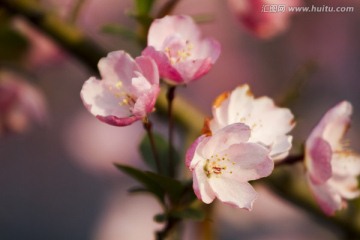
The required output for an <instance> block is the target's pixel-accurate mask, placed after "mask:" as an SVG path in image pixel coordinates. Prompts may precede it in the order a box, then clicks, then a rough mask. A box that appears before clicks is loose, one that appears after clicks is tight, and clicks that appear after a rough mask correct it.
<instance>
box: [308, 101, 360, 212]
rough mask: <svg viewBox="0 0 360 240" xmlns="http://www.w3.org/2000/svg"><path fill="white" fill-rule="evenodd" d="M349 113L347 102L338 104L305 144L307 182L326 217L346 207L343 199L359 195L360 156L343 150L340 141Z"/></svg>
mask: <svg viewBox="0 0 360 240" xmlns="http://www.w3.org/2000/svg"><path fill="white" fill-rule="evenodd" d="M351 113H352V106H351V104H350V103H349V102H346V101H343V102H341V103H339V104H337V105H336V106H335V107H333V108H332V109H330V110H329V111H328V112H327V113H326V114H325V115H324V117H323V118H322V119H321V121H320V123H319V124H318V125H317V126H316V127H315V128H314V130H313V131H312V132H311V134H310V136H309V138H308V139H307V141H306V152H305V154H306V155H305V164H306V167H307V179H308V183H309V186H310V188H311V190H312V192H313V194H314V195H315V198H316V200H317V202H318V203H319V205H320V207H321V208H322V210H323V211H324V212H325V213H326V214H328V215H333V214H334V213H335V211H336V210H340V209H342V208H344V207H346V199H353V198H356V197H358V196H359V195H360V191H359V189H358V188H357V185H358V183H357V179H356V178H357V176H358V175H360V156H359V155H356V154H355V153H353V152H351V151H350V150H349V149H346V148H345V146H344V142H343V136H344V134H345V132H346V130H347V129H348V127H349V124H350V115H351Z"/></svg>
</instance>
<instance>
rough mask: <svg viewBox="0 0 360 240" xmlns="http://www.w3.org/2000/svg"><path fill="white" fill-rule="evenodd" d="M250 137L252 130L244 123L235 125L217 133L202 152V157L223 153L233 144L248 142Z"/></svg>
mask: <svg viewBox="0 0 360 240" xmlns="http://www.w3.org/2000/svg"><path fill="white" fill-rule="evenodd" d="M249 137H250V129H249V127H248V126H246V125H245V124H242V123H234V124H231V125H229V126H226V127H224V128H222V129H220V130H219V131H218V132H216V133H215V134H214V135H212V136H211V137H210V138H209V141H208V142H207V144H206V145H205V146H204V148H203V150H202V155H203V156H207V157H210V156H211V155H212V154H213V153H214V152H215V151H216V152H222V151H223V150H225V149H226V148H228V147H229V146H231V145H233V144H239V143H243V142H246V141H247V140H248V139H249Z"/></svg>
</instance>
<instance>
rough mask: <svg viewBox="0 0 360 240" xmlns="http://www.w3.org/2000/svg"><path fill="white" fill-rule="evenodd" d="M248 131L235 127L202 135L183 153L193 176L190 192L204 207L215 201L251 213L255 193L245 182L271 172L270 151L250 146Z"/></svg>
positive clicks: (239, 126) (260, 146) (272, 165)
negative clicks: (193, 193) (209, 134)
mask: <svg viewBox="0 0 360 240" xmlns="http://www.w3.org/2000/svg"><path fill="white" fill-rule="evenodd" d="M249 138H250V128H249V127H248V126H246V125H245V124H241V123H235V124H232V125H229V126H226V127H225V128H223V129H220V130H219V131H217V132H216V133H214V135H212V136H207V135H202V136H201V137H199V138H198V139H197V140H196V141H195V142H194V143H193V145H192V146H191V147H190V148H189V150H188V151H187V153H186V165H187V166H188V168H189V169H190V170H191V171H192V172H193V188H194V191H195V194H196V196H197V197H198V198H199V199H201V200H202V201H203V202H204V203H211V202H212V201H213V200H214V199H215V197H217V198H218V199H219V200H220V201H222V202H224V203H227V204H230V205H233V206H236V207H238V208H245V209H248V210H251V209H252V205H253V202H254V201H255V199H256V198H257V193H256V192H255V190H254V189H253V187H252V186H251V185H250V184H249V183H248V181H251V180H256V179H259V178H262V177H266V176H268V175H270V173H271V172H272V170H273V168H274V163H273V161H272V160H271V159H270V158H269V157H268V154H269V150H268V149H267V148H265V147H263V146H262V145H260V144H257V143H249V142H248V140H249Z"/></svg>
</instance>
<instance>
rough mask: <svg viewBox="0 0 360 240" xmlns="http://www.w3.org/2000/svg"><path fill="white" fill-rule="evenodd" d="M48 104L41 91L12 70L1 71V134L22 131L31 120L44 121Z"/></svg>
mask: <svg viewBox="0 0 360 240" xmlns="http://www.w3.org/2000/svg"><path fill="white" fill-rule="evenodd" d="M45 119H46V104H45V99H44V97H43V95H42V94H41V92H40V91H39V90H38V89H37V88H35V87H33V86H31V85H30V84H28V83H26V82H24V81H23V80H22V79H20V77H19V76H16V75H15V74H12V73H10V72H1V73H0V135H2V134H5V133H20V132H23V131H25V130H27V128H28V127H29V126H30V125H31V124H30V123H31V122H37V123H43V122H44V121H45Z"/></svg>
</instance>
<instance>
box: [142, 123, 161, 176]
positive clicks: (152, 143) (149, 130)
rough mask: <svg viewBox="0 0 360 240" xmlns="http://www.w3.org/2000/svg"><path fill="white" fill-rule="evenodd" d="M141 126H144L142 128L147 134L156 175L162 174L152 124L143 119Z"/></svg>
mask: <svg viewBox="0 0 360 240" xmlns="http://www.w3.org/2000/svg"><path fill="white" fill-rule="evenodd" d="M143 125H144V128H145V130H146V132H147V134H148V137H149V140H150V146H151V151H152V153H153V156H154V159H155V163H156V169H157V170H158V173H162V167H161V163H160V159H159V155H158V152H157V149H156V145H155V141H154V135H153V133H152V123H151V122H150V120H149V119H148V118H145V119H144V120H143Z"/></svg>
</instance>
